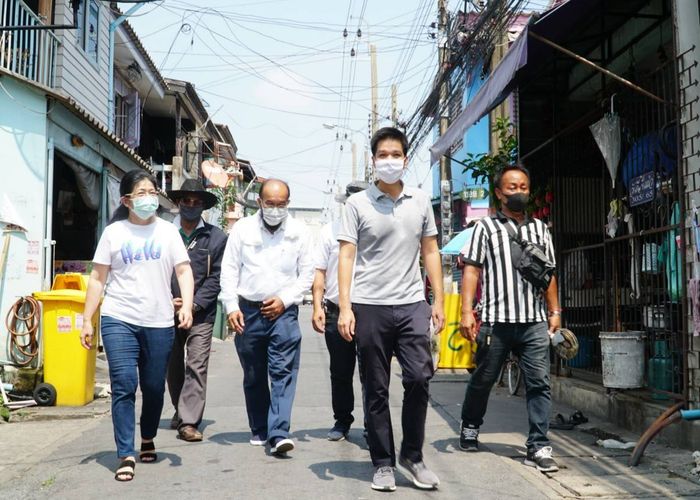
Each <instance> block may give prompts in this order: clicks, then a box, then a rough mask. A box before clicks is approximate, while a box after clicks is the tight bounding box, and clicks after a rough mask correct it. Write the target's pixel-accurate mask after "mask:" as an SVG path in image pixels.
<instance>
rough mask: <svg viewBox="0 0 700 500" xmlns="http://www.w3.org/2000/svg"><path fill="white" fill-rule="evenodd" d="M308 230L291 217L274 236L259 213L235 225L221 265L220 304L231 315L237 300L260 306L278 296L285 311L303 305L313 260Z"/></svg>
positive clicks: (236, 305) (311, 277) (236, 307)
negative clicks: (248, 301)
mask: <svg viewBox="0 0 700 500" xmlns="http://www.w3.org/2000/svg"><path fill="white" fill-rule="evenodd" d="M310 239H311V238H310V235H309V233H308V230H307V229H306V226H305V225H304V224H303V223H302V222H299V221H297V220H295V219H293V218H291V217H287V219H286V220H285V221H284V222H283V223H282V226H281V227H279V228H278V229H277V231H275V232H274V233H271V232H270V231H269V230H268V229H267V228H266V227H265V226H264V224H263V220H262V217H261V214H260V212H259V211H258V212H257V213H256V214H255V215H252V216H249V217H245V218H243V219H241V220H240V221H238V222H237V223H236V224H234V226H233V229H232V230H231V234H230V235H229V237H228V242H227V243H226V250H224V257H223V261H222V263H221V295H220V296H219V297H220V298H221V301H222V302H223V304H224V306H225V307H226V312H227V313H228V314H230V313H232V312H234V311H238V310H239V305H238V297H239V296H240V297H243V298H245V299H247V300H250V301H253V302H259V301H263V300H266V299H269V298H271V297H274V296H277V297H279V298H280V299H282V302H283V303H284V306H285V307H289V306H291V305H294V304H301V301H302V299H303V294H304V293H305V292H306V291H308V290H309V289H310V288H311V283H312V282H313V275H314V259H313V255H312V254H311V251H310Z"/></svg>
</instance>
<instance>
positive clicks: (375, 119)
mask: <svg viewBox="0 0 700 500" xmlns="http://www.w3.org/2000/svg"><path fill="white" fill-rule="evenodd" d="M369 56H370V59H371V62H372V135H374V133H375V132H376V131H377V122H378V117H379V110H378V103H377V47H375V45H374V44H370V46H369Z"/></svg>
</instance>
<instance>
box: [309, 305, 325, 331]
mask: <svg viewBox="0 0 700 500" xmlns="http://www.w3.org/2000/svg"><path fill="white" fill-rule="evenodd" d="M311 325H312V326H313V327H314V330H316V331H317V332H318V333H326V311H324V310H323V307H314V314H313V316H312V317H311Z"/></svg>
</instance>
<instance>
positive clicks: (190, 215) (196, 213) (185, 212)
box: [180, 206, 204, 221]
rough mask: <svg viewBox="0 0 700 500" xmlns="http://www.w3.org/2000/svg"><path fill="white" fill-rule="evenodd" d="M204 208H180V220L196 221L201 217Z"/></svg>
mask: <svg viewBox="0 0 700 500" xmlns="http://www.w3.org/2000/svg"><path fill="white" fill-rule="evenodd" d="M202 212H204V207H186V206H180V218H181V219H183V220H186V221H198V220H199V219H200V217H202Z"/></svg>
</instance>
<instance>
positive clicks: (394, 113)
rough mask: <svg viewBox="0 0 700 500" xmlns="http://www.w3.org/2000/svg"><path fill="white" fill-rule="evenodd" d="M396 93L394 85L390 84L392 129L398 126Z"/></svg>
mask: <svg viewBox="0 0 700 500" xmlns="http://www.w3.org/2000/svg"><path fill="white" fill-rule="evenodd" d="M397 101H398V99H397V91H396V84H395V83H392V84H391V122H392V123H393V124H394V127H398V126H399V110H398V109H397V107H398V104H397Z"/></svg>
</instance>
